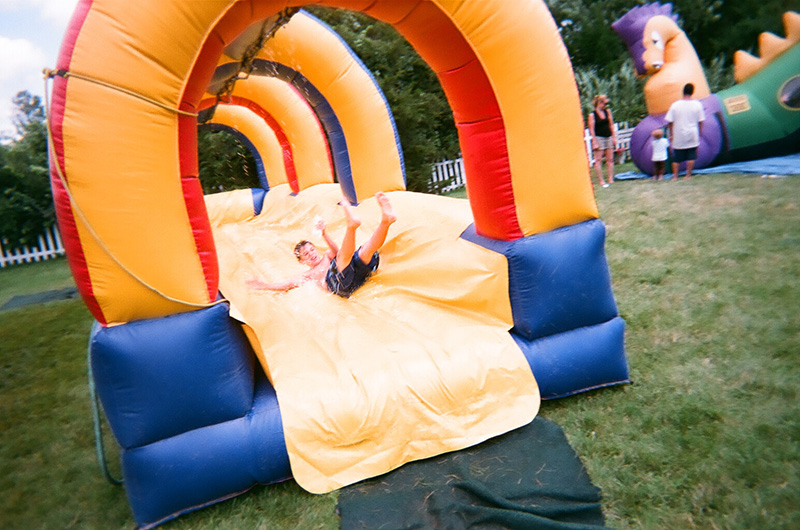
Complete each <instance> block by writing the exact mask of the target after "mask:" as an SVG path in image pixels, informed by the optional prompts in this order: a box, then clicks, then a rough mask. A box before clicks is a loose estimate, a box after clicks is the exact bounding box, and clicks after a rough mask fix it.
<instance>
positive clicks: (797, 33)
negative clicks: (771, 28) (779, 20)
mask: <svg viewBox="0 0 800 530" xmlns="http://www.w3.org/2000/svg"><path fill="white" fill-rule="evenodd" d="M783 32H784V33H786V38H787V39H788V40H790V41H792V42H800V13H795V12H794V11H787V12H786V13H784V14H783Z"/></svg>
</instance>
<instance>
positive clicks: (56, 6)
mask: <svg viewBox="0 0 800 530" xmlns="http://www.w3.org/2000/svg"><path fill="white" fill-rule="evenodd" d="M77 4H78V0H0V138H2V137H3V136H8V135H10V134H13V133H14V132H15V131H14V126H13V123H12V118H13V116H14V112H15V111H16V109H15V108H14V105H13V104H12V103H11V99H12V98H13V97H14V96H15V95H16V94H17V92H20V91H22V90H27V91H29V92H30V93H32V94H34V95H38V96H42V95H43V93H44V81H43V80H42V68H44V67H45V66H48V67H53V66H55V61H56V56H57V54H58V47H59V45H60V43H61V38H62V36H63V34H64V30H65V29H66V28H67V24H68V23H69V20H70V18H71V16H72V12H73V11H74V10H75V6H76V5H77ZM15 37H16V38H15ZM23 37H24V38H23Z"/></svg>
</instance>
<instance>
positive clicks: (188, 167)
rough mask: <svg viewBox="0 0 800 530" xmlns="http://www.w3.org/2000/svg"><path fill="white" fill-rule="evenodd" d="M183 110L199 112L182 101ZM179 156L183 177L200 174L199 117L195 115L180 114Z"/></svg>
mask: <svg viewBox="0 0 800 530" xmlns="http://www.w3.org/2000/svg"><path fill="white" fill-rule="evenodd" d="M181 110H184V111H186V112H197V109H195V108H193V107H191V106H190V105H188V104H187V103H181ZM178 157H179V159H180V168H181V176H182V177H183V176H192V175H199V174H200V169H199V166H198V162H197V118H195V117H194V116H185V115H183V114H179V115H178Z"/></svg>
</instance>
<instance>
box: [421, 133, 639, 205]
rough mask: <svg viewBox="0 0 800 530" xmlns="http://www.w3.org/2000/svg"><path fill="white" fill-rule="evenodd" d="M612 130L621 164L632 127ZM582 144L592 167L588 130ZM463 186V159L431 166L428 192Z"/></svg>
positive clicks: (592, 153)
mask: <svg viewBox="0 0 800 530" xmlns="http://www.w3.org/2000/svg"><path fill="white" fill-rule="evenodd" d="M614 128H615V129H616V132H617V148H618V149H620V153H619V154H618V156H617V162H618V163H623V162H625V161H626V160H627V159H628V157H630V150H631V135H632V134H633V127H628V122H622V123H615V124H614ZM583 142H584V144H585V146H586V153H587V156H588V158H589V167H591V166H593V165H594V152H593V151H592V136H591V135H590V134H589V129H584V131H583ZM465 184H466V179H465V176H464V159H463V158H457V159H455V160H443V161H442V162H437V163H435V164H433V168H432V171H431V180H430V182H429V183H428V188H429V189H430V191H433V192H436V193H447V192H450V191H453V190H457V189H459V188H463V187H464V186H465Z"/></svg>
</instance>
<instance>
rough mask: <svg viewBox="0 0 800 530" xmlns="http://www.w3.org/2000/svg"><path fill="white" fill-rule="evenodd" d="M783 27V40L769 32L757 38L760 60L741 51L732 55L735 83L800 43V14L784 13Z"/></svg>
mask: <svg viewBox="0 0 800 530" xmlns="http://www.w3.org/2000/svg"><path fill="white" fill-rule="evenodd" d="M783 27H784V30H785V33H786V38H785V39H784V38H781V37H778V36H777V35H775V34H774V33H769V32H764V33H762V34H761V35H759V36H758V51H759V53H760V54H761V57H760V58H759V57H754V56H753V55H750V54H749V53H747V52H744V51H742V50H739V51H737V52H736V53H734V54H733V77H734V79H736V82H737V83H741V82H742V81H744V80H745V79H747V78H749V77H750V76H752V75H753V74H755V73H756V72H758V71H759V70H761V69H762V68H764V66H766V65H767V64H769V63H770V62H772V61H773V60H774V59H775V58H776V57H778V56H779V55H780V54H782V53H783V52H785V51H786V50H788V49H789V48H791V47H792V46H794V45H795V44H797V43H798V42H800V14H797V13H795V12H793V11H787V12H786V13H784V14H783Z"/></svg>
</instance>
